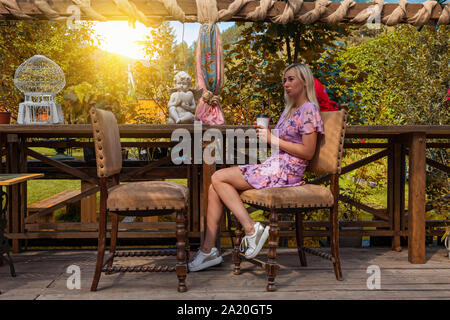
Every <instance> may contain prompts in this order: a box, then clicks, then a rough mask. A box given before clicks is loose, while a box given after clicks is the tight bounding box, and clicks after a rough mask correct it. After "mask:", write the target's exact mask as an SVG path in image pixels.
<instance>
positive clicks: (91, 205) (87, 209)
mask: <svg viewBox="0 0 450 320" xmlns="http://www.w3.org/2000/svg"><path fill="white" fill-rule="evenodd" d="M93 187H96V185H94V184H91V183H89V182H87V181H84V180H82V181H81V192H84V191H86V190H89V189H91V188H93ZM81 222H97V193H95V194H93V195H90V196H88V197H85V198H83V199H81Z"/></svg>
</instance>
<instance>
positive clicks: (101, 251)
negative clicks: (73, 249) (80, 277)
mask: <svg viewBox="0 0 450 320" xmlns="http://www.w3.org/2000/svg"><path fill="white" fill-rule="evenodd" d="M105 246H106V210H100V217H99V225H98V249H97V265H96V266H95V274H94V279H93V280H92V285H91V291H97V286H98V282H99V280H100V276H101V274H102V267H103V259H104V257H105Z"/></svg>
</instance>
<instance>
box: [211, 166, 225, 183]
mask: <svg viewBox="0 0 450 320" xmlns="http://www.w3.org/2000/svg"><path fill="white" fill-rule="evenodd" d="M225 170H227V169H220V170H218V171H216V172H214V173H213V174H212V176H211V186H216V185H217V184H218V183H222V182H225V176H226V175H224V171H225Z"/></svg>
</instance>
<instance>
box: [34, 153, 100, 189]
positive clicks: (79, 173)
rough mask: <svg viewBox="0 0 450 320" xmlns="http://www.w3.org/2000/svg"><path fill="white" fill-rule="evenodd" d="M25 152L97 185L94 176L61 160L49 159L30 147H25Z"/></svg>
mask: <svg viewBox="0 0 450 320" xmlns="http://www.w3.org/2000/svg"><path fill="white" fill-rule="evenodd" d="M26 151H27V154H28V155H29V156H31V157H33V158H35V159H38V160H41V161H42V162H45V163H48V164H49V165H51V166H54V167H56V168H58V169H60V170H61V171H63V172H67V173H69V174H71V175H73V176H75V177H77V178H80V179H82V180H86V181H89V182H90V183H92V184H95V185H97V184H98V182H97V179H96V178H94V177H91V176H89V175H87V174H86V173H84V172H83V171H80V170H77V169H75V168H72V167H69V166H68V165H66V164H64V163H62V162H61V161H57V160H53V159H50V158H48V157H46V156H44V155H43V154H40V153H39V152H36V151H34V150H31V149H28V148H27V149H26Z"/></svg>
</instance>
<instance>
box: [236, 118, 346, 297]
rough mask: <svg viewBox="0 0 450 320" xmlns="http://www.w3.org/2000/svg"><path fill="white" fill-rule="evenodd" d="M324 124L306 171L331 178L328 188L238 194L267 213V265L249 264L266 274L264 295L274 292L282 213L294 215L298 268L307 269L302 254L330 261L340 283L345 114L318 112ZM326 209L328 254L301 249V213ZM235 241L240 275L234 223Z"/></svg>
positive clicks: (238, 231)
mask: <svg viewBox="0 0 450 320" xmlns="http://www.w3.org/2000/svg"><path fill="white" fill-rule="evenodd" d="M321 117H322V120H323V123H324V132H325V134H324V135H319V136H318V140H317V147H316V152H315V155H314V158H313V159H312V160H311V161H310V164H309V166H308V171H310V172H316V173H325V174H330V175H331V186H330V187H329V188H328V187H324V186H320V185H315V184H305V185H303V186H298V187H286V188H266V189H259V190H257V189H251V190H246V191H244V192H242V193H241V195H240V196H241V199H242V201H243V202H244V203H246V204H249V205H251V206H252V207H255V208H258V209H263V210H265V211H270V231H269V252H268V260H267V262H263V261H261V260H259V259H257V258H254V259H251V260H252V262H257V263H260V264H261V265H262V266H263V268H265V270H266V274H267V279H268V282H267V291H275V277H276V275H277V272H278V269H279V266H278V264H277V262H276V248H277V246H278V243H277V235H278V223H277V218H278V217H277V215H278V214H282V213H295V228H296V238H297V249H298V255H299V258H300V264H301V265H302V266H306V264H307V262H306V256H305V252H308V253H310V254H314V255H317V256H320V257H322V258H326V259H328V260H331V261H332V262H333V265H334V272H335V274H336V279H337V280H342V271H341V263H340V259H339V221H338V196H339V174H340V172H341V158H342V151H343V145H344V135H345V123H346V118H347V113H346V111H345V110H340V111H332V112H321ZM323 208H329V209H330V216H329V223H330V227H329V232H330V239H331V254H328V253H325V252H319V251H316V250H313V249H311V248H305V247H303V213H304V212H305V211H307V210H317V209H323ZM237 224H238V227H237V229H236V237H235V239H234V249H233V262H234V274H240V273H241V270H240V263H241V259H242V257H243V254H242V253H240V252H239V244H240V242H241V238H242V235H243V232H242V231H241V229H242V226H241V225H240V224H239V222H237Z"/></svg>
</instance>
